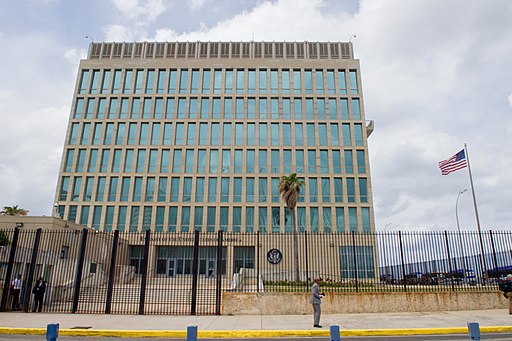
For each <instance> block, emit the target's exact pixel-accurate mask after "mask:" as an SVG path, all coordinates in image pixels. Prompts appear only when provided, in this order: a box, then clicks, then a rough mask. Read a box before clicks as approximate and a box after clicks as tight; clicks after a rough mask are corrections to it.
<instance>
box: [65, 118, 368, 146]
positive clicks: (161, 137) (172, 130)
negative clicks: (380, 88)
mask: <svg viewBox="0 0 512 341" xmlns="http://www.w3.org/2000/svg"><path fill="white" fill-rule="evenodd" d="M340 128H341V130H340ZM363 142H364V141H363V125H362V124H360V123H343V124H341V125H340V124H337V123H306V124H303V123H293V124H292V123H270V124H267V123H230V122H224V123H215V122H210V123H207V122H200V123H181V122H175V123H173V122H168V123H158V122H154V123H149V122H147V123H146V122H128V123H124V122H117V123H114V122H111V123H102V122H98V123H94V124H93V123H88V122H81V123H78V122H74V123H72V124H71V127H70V134H69V139H68V144H69V145H77V144H79V145H84V146H87V145H107V146H108V145H112V144H115V145H119V146H124V145H128V146H134V145H154V146H161V145H164V146H170V145H175V146H182V145H187V146H304V145H307V146H311V147H313V146H341V145H343V146H354V145H355V146H363Z"/></svg>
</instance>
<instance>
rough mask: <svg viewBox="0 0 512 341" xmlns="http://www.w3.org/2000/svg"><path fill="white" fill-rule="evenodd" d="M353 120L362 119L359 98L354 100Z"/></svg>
mask: <svg viewBox="0 0 512 341" xmlns="http://www.w3.org/2000/svg"><path fill="white" fill-rule="evenodd" d="M352 118H353V119H354V120H360V119H361V109H360V107H359V99H358V98H353V99H352Z"/></svg>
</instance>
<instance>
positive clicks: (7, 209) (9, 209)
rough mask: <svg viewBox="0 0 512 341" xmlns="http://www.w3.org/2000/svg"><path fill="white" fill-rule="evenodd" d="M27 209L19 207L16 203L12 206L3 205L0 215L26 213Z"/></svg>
mask: <svg viewBox="0 0 512 341" xmlns="http://www.w3.org/2000/svg"><path fill="white" fill-rule="evenodd" d="M27 213H28V211H27V210H25V209H23V208H19V207H18V205H14V206H4V209H3V210H2V212H0V215H27Z"/></svg>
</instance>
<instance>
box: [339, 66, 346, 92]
mask: <svg viewBox="0 0 512 341" xmlns="http://www.w3.org/2000/svg"><path fill="white" fill-rule="evenodd" d="M338 87H339V91H340V92H339V93H340V94H341V95H346V94H347V83H346V80H345V71H344V70H339V71H338Z"/></svg>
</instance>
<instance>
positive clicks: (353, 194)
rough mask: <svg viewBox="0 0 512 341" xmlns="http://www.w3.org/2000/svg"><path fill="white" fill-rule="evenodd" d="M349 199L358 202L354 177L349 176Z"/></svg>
mask: <svg viewBox="0 0 512 341" xmlns="http://www.w3.org/2000/svg"><path fill="white" fill-rule="evenodd" d="M347 200H348V202H356V189H355V181H354V178H347Z"/></svg>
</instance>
